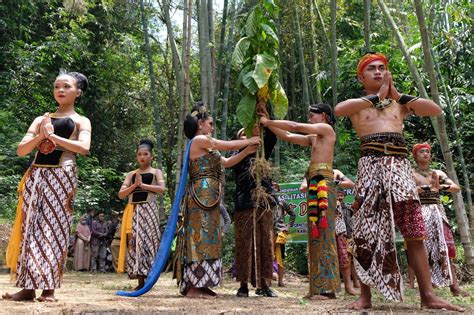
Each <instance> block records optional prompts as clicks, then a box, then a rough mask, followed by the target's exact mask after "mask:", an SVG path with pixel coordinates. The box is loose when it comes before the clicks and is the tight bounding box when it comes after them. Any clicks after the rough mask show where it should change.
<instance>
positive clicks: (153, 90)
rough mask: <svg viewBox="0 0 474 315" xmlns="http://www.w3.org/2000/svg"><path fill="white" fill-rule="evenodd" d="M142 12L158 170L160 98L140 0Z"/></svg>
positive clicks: (160, 148)
mask: <svg viewBox="0 0 474 315" xmlns="http://www.w3.org/2000/svg"><path fill="white" fill-rule="evenodd" d="M140 11H141V17H142V27H143V37H144V39H145V50H146V58H147V63H148V75H149V76H150V94H151V105H152V107H153V116H154V118H155V119H154V124H153V127H154V129H155V135H156V151H157V154H158V155H157V162H158V168H159V169H163V158H162V157H163V150H162V144H161V130H160V126H161V122H160V109H159V104H158V96H157V94H156V80H155V72H154V70H153V55H152V52H151V46H150V39H149V38H148V20H147V18H146V14H145V5H144V4H143V0H140ZM159 200H160V209H159V212H160V213H159V214H160V218H162V219H164V218H165V213H164V210H163V195H160V196H159Z"/></svg>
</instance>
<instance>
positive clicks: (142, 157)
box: [117, 139, 165, 290]
mask: <svg viewBox="0 0 474 315" xmlns="http://www.w3.org/2000/svg"><path fill="white" fill-rule="evenodd" d="M152 151H153V142H152V141H151V140H149V139H144V140H141V141H140V145H139V146H138V148H137V162H138V165H139V168H138V169H137V170H134V171H131V172H129V173H128V174H127V176H126V177H125V180H124V182H123V184H122V187H121V188H120V191H119V193H118V196H119V198H120V199H123V198H125V197H127V196H128V205H127V207H126V208H125V211H124V214H123V218H122V225H121V237H120V252H119V261H118V268H117V271H118V272H124V267H125V251H126V252H127V272H128V276H129V278H130V279H138V287H136V288H135V290H139V289H141V288H142V287H143V285H144V284H145V279H146V277H147V276H148V273H149V272H150V269H151V267H152V265H153V262H154V261H155V255H156V252H157V251H158V247H159V246H160V230H159V227H160V219H159V217H158V207H157V202H156V194H162V193H163V192H164V191H165V181H164V179H163V173H162V172H161V170H160V169H157V168H153V167H152V166H151V162H152V160H153V152H152ZM125 248H126V249H127V250H125Z"/></svg>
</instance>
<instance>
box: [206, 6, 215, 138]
mask: <svg viewBox="0 0 474 315" xmlns="http://www.w3.org/2000/svg"><path fill="white" fill-rule="evenodd" d="M212 6H213V0H207V7H206V15H207V29H208V33H207V36H206V41H207V59H208V61H207V65H208V67H207V79H208V80H209V81H208V88H209V108H210V111H211V114H212V116H213V117H214V118H215V117H216V108H215V104H214V98H215V95H214V94H215V87H214V86H215V69H216V64H215V63H216V62H215V60H216V58H215V49H214V43H215V40H214V10H213V8H212ZM216 129H217V128H215V130H214V136H215V134H216Z"/></svg>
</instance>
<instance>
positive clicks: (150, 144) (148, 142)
mask: <svg viewBox="0 0 474 315" xmlns="http://www.w3.org/2000/svg"><path fill="white" fill-rule="evenodd" d="M142 145H146V146H148V147H150V152H151V150H153V141H151V140H150V139H141V140H140V144H139V145H138V146H139V147H140V146H142Z"/></svg>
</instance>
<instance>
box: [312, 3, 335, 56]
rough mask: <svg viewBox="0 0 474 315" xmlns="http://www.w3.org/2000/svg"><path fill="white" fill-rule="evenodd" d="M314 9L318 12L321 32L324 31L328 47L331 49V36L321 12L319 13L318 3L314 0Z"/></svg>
mask: <svg viewBox="0 0 474 315" xmlns="http://www.w3.org/2000/svg"><path fill="white" fill-rule="evenodd" d="M331 1H332V0H331ZM313 8H314V10H315V11H316V15H317V16H318V20H319V23H321V30H322V31H323V35H324V39H325V40H326V45H327V46H328V48H330V47H331V46H332V45H331V40H330V39H329V35H328V32H327V30H326V25H325V24H324V19H323V16H322V15H321V11H319V7H318V3H317V2H316V0H313Z"/></svg>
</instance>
